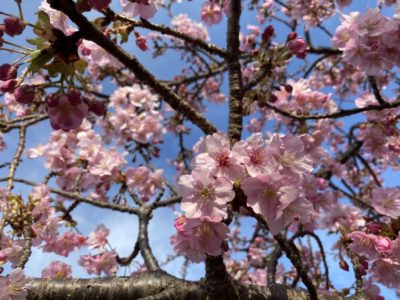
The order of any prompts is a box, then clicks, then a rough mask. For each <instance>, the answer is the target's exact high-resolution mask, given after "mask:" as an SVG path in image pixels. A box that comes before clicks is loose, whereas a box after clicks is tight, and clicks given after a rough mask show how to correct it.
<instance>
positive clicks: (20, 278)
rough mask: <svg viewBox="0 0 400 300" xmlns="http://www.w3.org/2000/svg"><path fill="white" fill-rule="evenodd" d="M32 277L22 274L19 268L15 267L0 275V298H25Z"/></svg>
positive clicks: (12, 299) (14, 299)
mask: <svg viewBox="0 0 400 300" xmlns="http://www.w3.org/2000/svg"><path fill="white" fill-rule="evenodd" d="M31 283H32V279H31V278H29V277H27V276H25V275H24V271H23V270H22V269H21V268H16V269H14V270H12V271H11V273H10V274H9V275H8V276H6V277H4V276H1V277H0V299H2V300H25V299H26V297H27V296H28V289H29V287H30V285H31Z"/></svg>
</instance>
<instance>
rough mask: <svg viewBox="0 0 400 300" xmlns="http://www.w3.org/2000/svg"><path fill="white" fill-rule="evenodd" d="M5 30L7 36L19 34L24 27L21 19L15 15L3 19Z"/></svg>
mask: <svg viewBox="0 0 400 300" xmlns="http://www.w3.org/2000/svg"><path fill="white" fill-rule="evenodd" d="M4 27H5V32H6V33H7V34H8V35H9V36H15V35H20V34H21V33H22V32H23V31H24V29H25V23H24V21H23V20H21V19H19V18H16V17H9V18H5V19H4Z"/></svg>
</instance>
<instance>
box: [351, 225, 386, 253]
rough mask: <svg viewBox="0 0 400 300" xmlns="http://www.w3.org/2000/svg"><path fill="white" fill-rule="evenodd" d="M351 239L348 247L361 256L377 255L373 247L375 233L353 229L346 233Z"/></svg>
mask: <svg viewBox="0 0 400 300" xmlns="http://www.w3.org/2000/svg"><path fill="white" fill-rule="evenodd" d="M347 236H348V237H349V238H350V239H351V241H352V242H351V243H350V245H349V248H350V250H351V251H353V252H354V253H357V254H358V255H361V256H368V257H377V256H378V255H379V253H378V251H377V250H376V248H375V239H376V235H373V234H367V233H365V232H362V231H353V232H352V233H350V234H348V235H347Z"/></svg>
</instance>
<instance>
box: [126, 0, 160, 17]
mask: <svg viewBox="0 0 400 300" xmlns="http://www.w3.org/2000/svg"><path fill="white" fill-rule="evenodd" d="M120 1H121V6H122V9H123V11H124V13H125V14H126V15H127V16H129V17H135V16H137V15H139V16H140V17H141V18H143V19H150V18H152V17H153V16H154V15H155V13H156V12H157V10H158V7H157V2H156V0H135V1H129V0H120Z"/></svg>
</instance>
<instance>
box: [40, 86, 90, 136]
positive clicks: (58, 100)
mask: <svg viewBox="0 0 400 300" xmlns="http://www.w3.org/2000/svg"><path fill="white" fill-rule="evenodd" d="M46 100H47V113H48V114H49V118H50V124H51V126H52V127H53V128H54V129H62V130H64V131H68V130H72V129H76V128H78V127H79V126H80V125H81V124H82V121H83V119H84V118H86V117H87V116H88V114H89V106H88V105H87V104H86V103H85V102H84V101H82V99H81V96H80V94H79V92H77V91H74V90H72V91H69V92H68V93H67V94H62V95H49V96H48V97H47V99H46Z"/></svg>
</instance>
